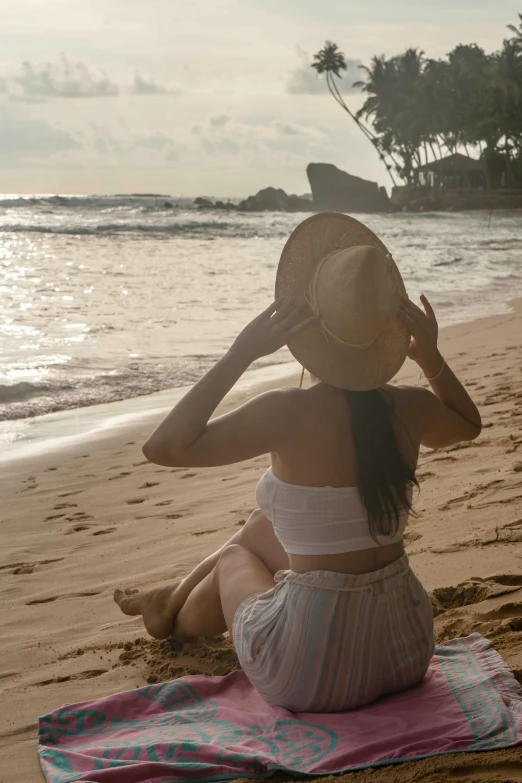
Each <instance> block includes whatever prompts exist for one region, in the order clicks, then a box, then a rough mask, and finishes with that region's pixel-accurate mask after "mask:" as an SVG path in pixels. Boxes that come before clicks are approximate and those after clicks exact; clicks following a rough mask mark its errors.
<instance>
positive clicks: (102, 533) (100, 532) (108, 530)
mask: <svg viewBox="0 0 522 783" xmlns="http://www.w3.org/2000/svg"><path fill="white" fill-rule="evenodd" d="M115 530H117V528H115V527H106V528H105V529H104V530H96V531H95V532H94V533H93V536H105V535H106V534H107V533H114V531H115Z"/></svg>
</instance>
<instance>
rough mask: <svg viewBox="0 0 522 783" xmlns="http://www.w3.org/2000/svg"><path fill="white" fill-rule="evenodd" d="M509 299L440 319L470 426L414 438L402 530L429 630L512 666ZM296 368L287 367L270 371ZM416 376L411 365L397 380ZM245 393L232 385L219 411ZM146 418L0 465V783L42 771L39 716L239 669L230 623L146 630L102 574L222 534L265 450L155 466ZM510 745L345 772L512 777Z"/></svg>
mask: <svg viewBox="0 0 522 783" xmlns="http://www.w3.org/2000/svg"><path fill="white" fill-rule="evenodd" d="M511 307H512V312H510V313H509V314H508V315H505V316H495V317H491V318H484V319H481V320H478V321H473V322H468V323H464V324H460V325H456V326H452V327H448V328H447V329H444V330H441V333H440V338H439V345H440V349H441V352H442V354H443V355H444V356H445V357H446V359H447V361H448V363H449V364H450V366H451V367H452V369H453V370H454V371H455V372H456V373H457V375H458V376H459V378H461V380H462V381H463V382H464V384H465V385H466V387H467V388H468V389H469V391H470V393H471V394H472V396H473V398H474V399H475V401H476V403H477V405H478V406H479V409H480V411H481V415H482V418H483V431H482V434H481V435H480V437H479V438H478V439H477V440H476V441H473V442H471V443H464V444H459V445H457V446H452V447H449V448H446V449H440V450H437V451H432V450H427V449H425V450H423V451H422V453H421V458H420V461H419V466H418V471H417V477H418V479H419V482H420V493H418V494H417V495H416V497H415V504H414V508H415V510H416V512H417V515H416V516H414V517H412V519H411V521H410V524H409V527H408V530H407V533H406V544H407V551H408V554H409V556H410V560H411V565H412V567H413V569H414V570H415V572H416V574H417V575H418V577H419V578H420V580H421V581H422V582H423V584H424V585H425V587H426V589H427V590H429V591H430V592H431V594H432V597H433V605H434V612H435V615H436V632H437V639H438V641H443V640H446V639H450V638H453V637H457V636H466V635H467V634H469V633H471V632H474V631H477V632H479V633H481V634H482V635H484V636H486V637H488V638H489V639H491V641H492V642H493V644H494V646H495V647H496V649H497V650H498V651H499V652H500V653H501V654H502V656H503V657H504V660H505V661H506V663H507V665H508V666H509V668H510V669H511V670H512V671H513V672H514V673H515V676H516V677H517V679H518V680H519V681H522V341H521V339H520V336H521V335H522V301H521V300H517V301H515V302H513V303H511ZM298 377H299V375H298V371H297V366H296V372H295V374H294V375H292V376H291V377H289V378H288V379H286V380H285V382H284V383H282V384H278V385H293V384H297V382H298ZM417 379H418V369H417V367H416V366H414V365H413V364H411V363H410V362H407V363H406V364H405V365H404V367H403V368H402V370H401V372H400V374H399V375H398V376H397V378H396V379H395V380H396V382H398V383H408V384H416V383H417ZM424 383H426V382H425V381H424ZM272 385H275V384H272ZM250 394H251V392H250V391H249V392H240V393H238V392H236V393H234V392H233V393H232V394H231V395H230V397H229V398H227V400H226V401H225V403H224V404H223V406H222V410H223V409H225V408H227V407H229V406H232V405H236V404H238V403H239V402H242V401H243V400H244V399H246V397H247V396H249V395H250ZM159 420H160V419H157V418H156V419H155V420H154V421H145V420H143V419H142V420H140V422H139V424H134V425H131V424H129V425H128V426H127V427H126V428H125V429H119V430H118V431H117V432H111V431H108V432H107V433H104V434H103V435H101V436H99V438H98V439H97V440H96V441H94V440H92V439H91V440H89V441H88V442H86V443H79V444H76V445H74V446H71V447H69V448H67V449H63V450H57V451H50V452H48V453H46V454H45V456H41V457H38V458H36V457H33V458H29V457H28V458H27V459H24V460H20V461H16V462H13V464H12V465H9V464H5V465H3V466H2V474H3V475H2V487H1V491H2V511H1V515H0V519H1V536H2V539H1V540H2V555H1V559H0V589H1V596H2V601H1V606H0V613H1V615H0V627H1V628H2V646H1V652H0V656H1V661H0V687H1V703H2V710H1V715H0V757H1V759H2V761H1V765H0V781H1V783H33V781H35V783H36V782H37V781H43V779H44V778H43V775H42V773H41V771H40V766H39V761H38V756H37V749H36V744H37V739H36V727H37V718H38V716H39V715H42V714H45V713H47V712H49V711H51V710H53V709H55V708H57V707H58V706H60V705H62V704H64V703H73V702H79V701H84V700H87V699H93V698H97V697H100V696H105V695H108V694H111V693H115V692H117V691H123V690H128V689H131V688H135V687H137V686H141V685H144V684H145V683H147V682H159V681H162V680H166V679H171V678H173V677H178V676H182V675H183V674H199V673H205V674H226V673H227V672H229V671H231V670H233V669H234V668H237V660H236V658H235V654H234V651H233V648H232V647H231V644H230V642H229V640H228V638H227V637H223V638H222V639H219V640H216V641H212V642H208V643H198V644H185V645H176V644H173V643H170V642H168V641H165V642H158V641H154V640H151V639H148V638H147V637H146V634H145V632H144V630H143V628H142V625H141V621H140V619H139V618H132V617H126V616H124V615H122V614H121V613H120V611H119V609H118V608H117V606H116V605H115V604H114V603H113V600H112V593H113V590H114V589H115V588H116V587H130V586H137V587H143V588H146V587H151V586H154V585H159V584H161V583H165V582H167V581H168V580H172V579H175V578H179V577H182V576H184V575H186V574H187V573H188V572H189V571H190V569H191V568H192V567H193V566H195V565H196V564H197V563H198V562H199V561H200V560H201V559H203V558H204V557H205V556H207V555H208V554H210V553H211V552H212V551H214V550H215V549H217V548H218V547H219V546H221V545H222V544H223V543H224V542H225V541H226V540H227V539H228V538H229V537H230V536H232V535H233V534H234V532H235V531H236V530H237V529H238V527H239V526H241V525H242V524H243V523H244V521H245V520H246V518H247V517H248V515H249V514H250V512H251V511H252V510H253V508H254V507H255V497H254V490H255V485H256V482H257V480H258V478H259V477H260V475H261V473H262V472H263V471H264V470H265V469H266V467H267V465H268V458H267V457H261V458H258V459H254V460H252V461H249V462H245V463H241V464H238V465H233V466H225V467H219V468H203V469H190V470H189V469H171V468H165V467H160V466H157V465H153V464H151V463H149V462H148V461H147V460H146V459H145V457H144V456H143V454H142V451H141V447H142V444H143V443H144V441H145V440H146V439H147V437H148V436H149V435H150V433H151V432H152V430H153V429H154V427H155V426H156V425H157V424H158V423H159ZM521 756H522V753H521V750H520V747H518V748H514V749H511V750H501V751H495V752H485V753H480V754H478V753H469V754H468V753H463V754H455V755H448V756H442V757H437V758H431V759H425V760H422V761H418V762H410V763H407V764H402V765H395V766H390V767H386V768H380V769H378V770H375V771H373V770H364V771H361V772H355V773H351V774H350V775H347V776H346V779H347V780H348V779H349V780H350V783H359V781H369V780H370V779H371V780H372V781H374V782H375V783H377V782H378V781H386V782H387V783H395V782H396V781H399V780H400V781H412V782H413V781H430V783H431V782H432V781H439V780H440V781H442V780H447V779H448V778H452V779H456V780H460V781H470V782H471V781H476V780H479V779H480V780H487V781H506V780H522V760H521ZM277 777H278V779H279V780H282V779H283V777H282V776H280V775H278V776H277Z"/></svg>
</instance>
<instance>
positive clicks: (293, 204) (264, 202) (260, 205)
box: [194, 188, 313, 212]
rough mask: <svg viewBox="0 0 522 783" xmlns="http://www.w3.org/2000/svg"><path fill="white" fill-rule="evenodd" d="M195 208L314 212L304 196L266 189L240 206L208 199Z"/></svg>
mask: <svg viewBox="0 0 522 783" xmlns="http://www.w3.org/2000/svg"><path fill="white" fill-rule="evenodd" d="M194 206H196V207H198V209H235V210H237V211H238V212H312V211H313V205H312V200H311V199H310V198H305V197H303V196H294V195H292V196H289V195H288V194H287V193H285V191H284V190H281V188H264V190H260V191H259V193H256V195H255V196H249V197H248V198H247V199H245V200H244V201H241V203H240V204H237V205H235V204H231V203H230V202H227V203H226V204H224V203H223V202H222V201H215V202H214V201H211V200H210V199H208V198H201V197H200V198H197V199H196V200H195V201H194Z"/></svg>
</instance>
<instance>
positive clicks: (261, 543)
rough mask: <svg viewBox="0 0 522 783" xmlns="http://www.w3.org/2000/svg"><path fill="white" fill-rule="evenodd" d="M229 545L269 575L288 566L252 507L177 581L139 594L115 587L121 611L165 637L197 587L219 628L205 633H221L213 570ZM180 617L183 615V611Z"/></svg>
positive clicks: (268, 524)
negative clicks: (236, 526)
mask: <svg viewBox="0 0 522 783" xmlns="http://www.w3.org/2000/svg"><path fill="white" fill-rule="evenodd" d="M233 544H239V545H240V546H242V547H243V548H244V549H247V550H248V551H250V552H252V553H253V554H254V555H256V556H257V557H258V558H259V559H260V560H261V561H262V562H263V563H264V564H265V566H266V567H267V568H268V570H269V571H270V572H271V573H272V574H275V573H276V571H279V570H285V569H287V568H289V567H290V566H289V563H288V557H287V554H286V552H285V551H284V549H283V547H282V546H281V544H280V543H279V541H278V540H277V538H276V537H275V534H274V529H273V527H272V523H271V522H270V521H269V520H268V519H267V518H266V517H265V515H264V514H263V513H262V512H261V511H260V510H259V509H256V510H255V511H254V512H253V513H252V514H251V515H250V517H249V518H248V521H247V522H246V524H245V525H244V527H242V528H241V530H238V532H237V533H236V534H235V535H233V536H232V538H230V539H229V540H228V541H227V542H226V544H224V545H223V546H222V547H221V548H220V549H218V550H217V552H214V554H212V555H210V556H209V557H207V558H205V560H203V562H202V563H200V564H199V565H198V566H197V567H196V568H195V569H194V570H193V571H192V572H191V573H190V574H189V575H188V576H187V577H186V578H185V579H183V580H182V581H181V582H177V583H174V584H173V585H167V586H165V587H160V588H156V589H153V590H147V591H145V592H143V593H140V592H139V591H137V590H125V591H122V590H115V592H114V600H115V601H116V603H117V604H118V606H119V607H120V609H121V610H122V612H123V613H124V614H128V615H140V614H141V615H143V621H144V624H145V628H146V629H147V631H148V632H149V634H150V635H151V636H154V637H156V638H157V639H165V638H166V637H167V636H169V635H170V633H171V632H172V630H173V626H174V621H175V619H176V616H177V615H178V613H179V612H180V610H181V609H182V607H183V606H184V605H185V602H186V601H187V599H188V598H189V596H190V595H191V594H192V592H193V591H194V590H195V588H196V587H198V586H200V588H199V589H198V591H197V593H196V595H195V596H194V599H195V600H196V599H197V600H198V601H203V602H204V603H205V604H208V606H209V607H210V606H211V605H212V607H213V609H214V610H215V613H216V628H218V627H219V628H220V629H221V630H216V631H215V632H214V633H210V634H208V635H209V636H213V635H217V634H219V633H222V632H223V631H225V630H226V626H225V627H223V626H224V619H223V614H222V611H221V601H220V598H219V585H218V581H217V574H216V573H214V571H215V568H216V566H217V564H218V562H219V560H220V557H221V555H222V553H223V552H224V550H225V549H226V548H227V547H230V546H231V545H233ZM190 605H191V606H192V607H193V606H194V605H195V604H194V601H191V604H190ZM188 609H189V607H187V610H188ZM184 617H185V618H186V617H187V612H185V614H184ZM176 635H177V634H176Z"/></svg>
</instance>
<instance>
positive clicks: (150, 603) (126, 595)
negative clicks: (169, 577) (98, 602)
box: [114, 582, 183, 639]
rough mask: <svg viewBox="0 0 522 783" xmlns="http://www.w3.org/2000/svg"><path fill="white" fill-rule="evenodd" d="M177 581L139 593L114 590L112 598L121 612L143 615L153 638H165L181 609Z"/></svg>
mask: <svg viewBox="0 0 522 783" xmlns="http://www.w3.org/2000/svg"><path fill="white" fill-rule="evenodd" d="M178 584H179V582H176V583H175V584H174V585H166V587H157V588H154V589H153V590H146V591H145V592H143V593H140V592H139V590H131V589H127V590H115V591H114V600H115V601H116V603H117V604H118V606H119V607H120V609H121V611H122V612H123V614H129V615H138V614H141V615H142V616H143V623H144V625H145V628H146V629H147V631H148V633H149V634H150V635H151V636H154V638H155V639H166V638H167V636H169V635H170V633H171V631H172V628H173V626H174V621H175V619H176V615H177V613H178V612H179V610H180V609H181V606H182V603H183V602H182V599H181V598H180V597H178V600H176V591H177V587H178Z"/></svg>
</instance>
